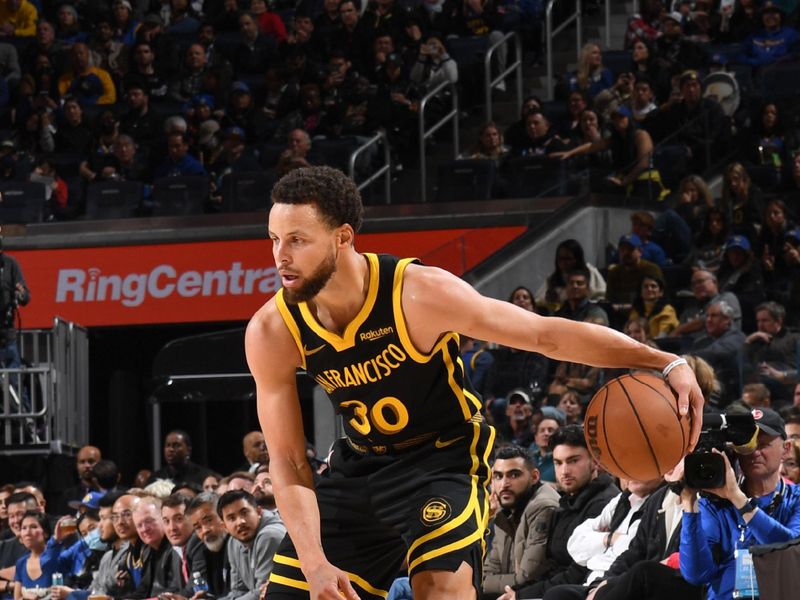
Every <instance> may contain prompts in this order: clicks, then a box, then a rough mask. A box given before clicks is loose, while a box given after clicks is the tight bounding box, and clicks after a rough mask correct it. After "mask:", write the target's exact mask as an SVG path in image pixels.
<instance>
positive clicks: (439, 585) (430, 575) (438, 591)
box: [411, 563, 477, 600]
mask: <svg viewBox="0 0 800 600" xmlns="http://www.w3.org/2000/svg"><path fill="white" fill-rule="evenodd" d="M411 587H412V589H413V592H414V600H444V599H450V598H459V599H461V598H465V599H469V600H473V599H475V598H477V595H476V592H475V587H474V585H473V582H472V567H470V566H469V565H467V564H466V563H462V564H461V566H460V567H459V568H458V570H457V571H455V572H452V571H420V572H419V573H415V574H414V576H413V577H412V578H411Z"/></svg>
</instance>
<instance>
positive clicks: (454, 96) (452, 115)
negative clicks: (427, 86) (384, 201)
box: [419, 81, 458, 202]
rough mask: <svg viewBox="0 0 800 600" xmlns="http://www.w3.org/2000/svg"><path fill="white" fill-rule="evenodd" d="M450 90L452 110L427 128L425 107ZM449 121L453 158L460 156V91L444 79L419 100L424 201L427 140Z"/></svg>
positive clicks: (425, 193) (424, 196) (424, 199)
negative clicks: (451, 123) (451, 129)
mask: <svg viewBox="0 0 800 600" xmlns="http://www.w3.org/2000/svg"><path fill="white" fill-rule="evenodd" d="M446 89H449V90H450V98H451V102H452V105H451V108H450V111H449V112H448V113H447V114H446V115H444V116H442V118H441V119H439V120H438V121H437V122H436V123H434V124H433V125H431V126H430V128H429V129H425V108H426V107H427V106H428V102H430V100H431V99H432V98H435V97H436V96H438V95H439V94H440V93H442V92H443V91H444V90H446ZM449 121H452V122H453V158H454V159H456V158H458V91H457V90H456V86H455V84H454V83H451V82H450V81H443V82H442V83H440V84H439V85H437V86H436V87H435V88H433V89H432V90H431V91H430V92H428V93H427V94H426V95H425V97H424V98H423V99H422V100H420V102H419V177H420V184H421V185H420V187H421V189H420V198H421V200H422V202H427V200H428V189H427V184H428V173H427V169H428V165H427V163H426V161H425V140H427V139H428V138H429V137H431V136H432V135H433V134H434V133H436V132H437V131H439V129H441V128H442V127H444V126H445V125H446V124H447V123H448V122H449Z"/></svg>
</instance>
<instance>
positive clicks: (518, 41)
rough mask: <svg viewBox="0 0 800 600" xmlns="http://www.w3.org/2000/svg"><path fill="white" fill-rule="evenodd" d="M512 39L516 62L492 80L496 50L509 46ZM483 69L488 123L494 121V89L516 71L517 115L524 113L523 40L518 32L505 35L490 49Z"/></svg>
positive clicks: (484, 60)
mask: <svg viewBox="0 0 800 600" xmlns="http://www.w3.org/2000/svg"><path fill="white" fill-rule="evenodd" d="M511 39H513V40H514V54H515V59H514V62H513V63H512V64H511V66H509V67H506V70H505V71H503V72H502V73H499V74H498V75H497V76H496V77H495V78H494V79H492V58H493V57H494V53H495V50H497V49H498V48H500V46H503V45H506V46H507V45H508V41H509V40H511ZM483 69H484V79H485V90H486V121H487V122H488V121H491V120H493V119H492V89H494V87H495V86H496V85H497V84H499V83H500V82H501V81H503V80H504V79H505V78H506V76H507V75H509V74H511V72H512V71H516V74H517V82H516V86H517V114H520V113H521V112H522V38H520V36H519V34H518V33H517V32H516V31H511V32H509V33H507V34H505V35H504V36H503V39H501V40H497V41H496V42H495V43H494V44H492V45H491V46H490V47H489V49H488V50H487V51H486V57H485V58H484V59H483Z"/></svg>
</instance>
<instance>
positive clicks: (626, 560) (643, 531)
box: [605, 486, 681, 579]
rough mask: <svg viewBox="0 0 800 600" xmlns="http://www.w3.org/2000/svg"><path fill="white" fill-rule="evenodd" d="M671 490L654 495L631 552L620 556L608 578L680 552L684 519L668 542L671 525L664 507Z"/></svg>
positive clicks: (643, 513)
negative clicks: (669, 526)
mask: <svg viewBox="0 0 800 600" xmlns="http://www.w3.org/2000/svg"><path fill="white" fill-rule="evenodd" d="M667 492H669V488H668V487H666V486H665V487H662V488H661V489H660V490H657V491H655V492H653V493H652V494H651V495H650V497H649V498H648V499H647V500H646V501H645V503H644V506H643V507H642V520H641V521H640V522H639V528H638V529H637V530H636V535H635V536H633V539H632V540H631V543H630V545H629V546H628V549H627V550H625V552H623V553H622V554H620V555H619V556H618V557H617V559H616V560H615V561H614V562H613V563H612V565H611V566H610V567H609V568H608V570H607V571H606V575H605V576H606V578H607V579H608V578H611V577H616V576H618V575H622V574H623V573H625V572H627V571H628V570H629V569H630V568H631V567H633V565H635V564H636V563H637V562H640V561H643V560H655V561H661V560H663V559H665V558H667V557H668V556H669V555H670V554H672V553H673V552H677V551H678V547H679V546H680V543H681V519H680V516H678V526H677V527H676V528H675V530H674V531H673V532H672V535H671V536H670V537H669V539H667V525H666V519H665V518H664V512H663V511H662V510H661V505H662V504H663V502H664V496H665V495H666V494H667Z"/></svg>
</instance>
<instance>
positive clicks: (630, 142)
mask: <svg viewBox="0 0 800 600" xmlns="http://www.w3.org/2000/svg"><path fill="white" fill-rule="evenodd" d="M611 124H612V128H611V136H609V137H606V138H602V139H601V140H599V141H597V142H594V143H591V144H583V145H581V146H578V147H577V148H573V149H571V150H567V151H566V152H559V153H556V154H554V157H556V156H557V157H559V158H561V159H562V160H567V159H570V158H572V157H573V156H579V155H581V154H592V153H595V152H605V151H608V150H610V151H611V161H612V173H611V175H610V176H608V177H606V178H605V180H604V181H603V182H602V183H598V186H597V187H599V188H601V189H603V190H605V191H607V192H610V193H623V194H627V195H631V196H639V197H643V198H644V197H649V196H651V195H652V197H653V199H655V200H661V199H662V198H663V197H664V196H665V195H666V194H667V193H668V191H667V190H666V189H664V186H663V185H662V184H661V176H660V175H659V174H658V171H657V170H655V169H652V168H650V161H651V158H652V154H653V139H652V138H651V137H650V134H649V133H647V131H645V130H644V129H639V128H638V127H637V126H636V124H635V122H634V120H633V113H632V112H631V110H630V109H629V108H628V107H627V106H624V105H618V106H617V107H615V108H614V109H613V110H612V111H611Z"/></svg>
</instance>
